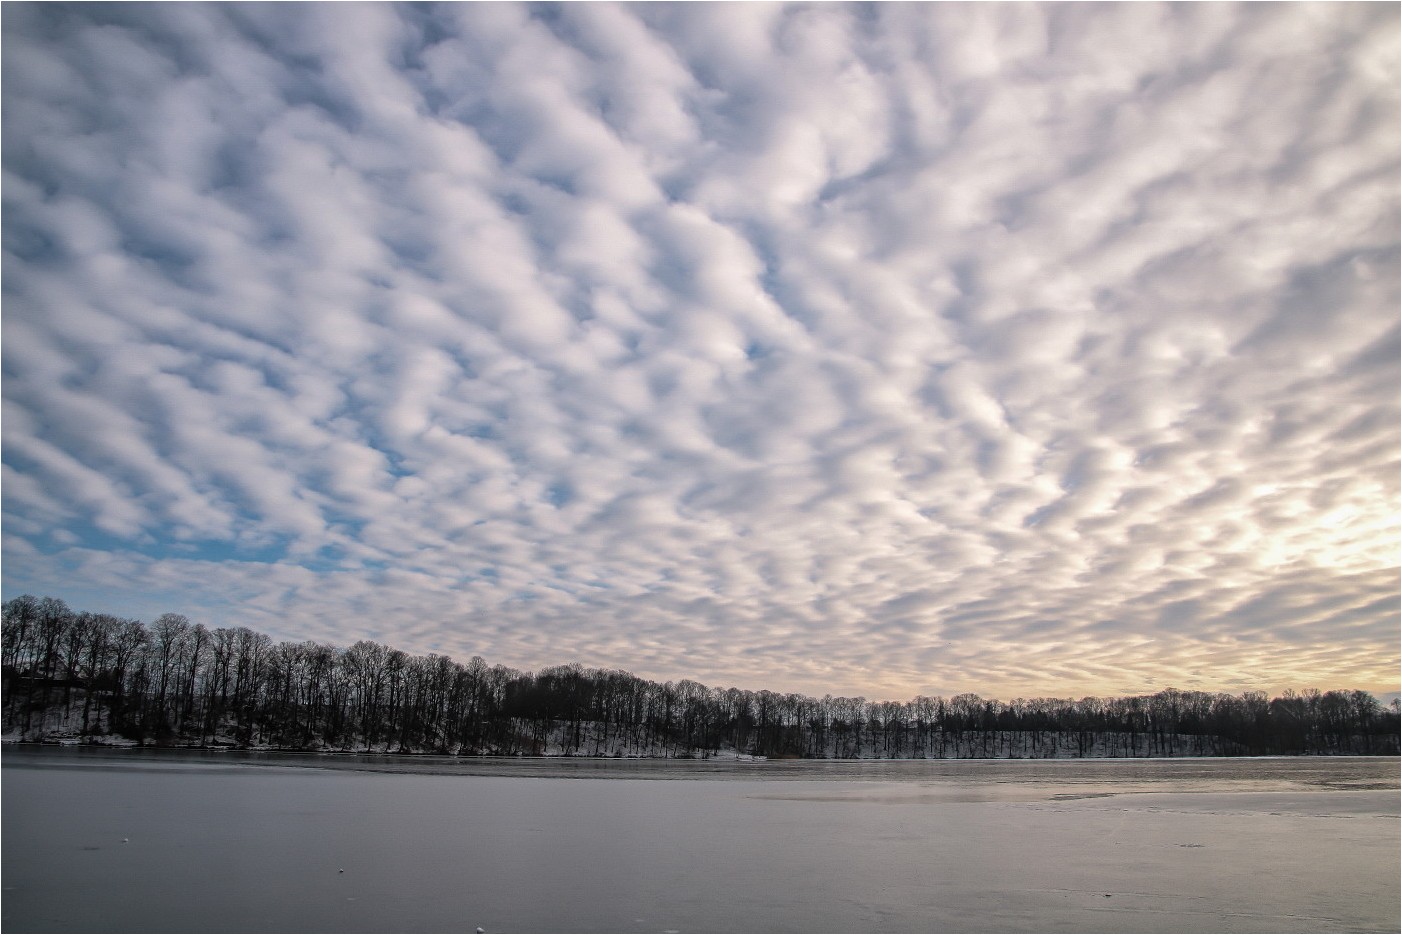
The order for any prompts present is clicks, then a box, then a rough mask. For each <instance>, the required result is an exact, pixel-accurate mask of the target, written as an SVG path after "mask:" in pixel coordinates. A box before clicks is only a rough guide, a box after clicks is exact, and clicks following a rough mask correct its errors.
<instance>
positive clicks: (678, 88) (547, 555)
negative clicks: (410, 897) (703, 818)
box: [0, 4, 1399, 697]
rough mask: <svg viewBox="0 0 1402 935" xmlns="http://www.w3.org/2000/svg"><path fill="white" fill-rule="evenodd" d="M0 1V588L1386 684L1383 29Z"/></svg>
mask: <svg viewBox="0 0 1402 935" xmlns="http://www.w3.org/2000/svg"><path fill="white" fill-rule="evenodd" d="M6 12H7V15H6V26H5V31H4V56H3V60H0V67H3V71H4V73H3V81H4V84H3V86H4V92H3V93H4V105H5V106H4V111H3V121H4V130H5V131H7V132H5V134H4V156H3V163H4V166H3V168H4V173H5V174H4V185H3V197H4V217H3V228H4V251H5V252H4V280H3V281H4V284H3V289H4V300H5V301H4V318H3V329H4V334H3V338H4V340H3V366H4V403H5V411H4V422H3V432H4V437H3V442H4V444H3V455H4V487H3V500H4V557H5V575H4V590H5V593H6V595H7V596H9V595H12V594H18V593H22V592H25V591H31V592H35V593H52V594H56V595H60V596H64V597H65V598H67V599H68V600H70V602H73V603H76V604H80V605H89V606H91V607H92V608H93V609H102V610H110V611H113V612H118V613H125V614H137V615H145V616H148V617H152V616H155V615H156V614H158V613H160V612H162V611H165V610H179V611H182V612H186V613H189V614H191V615H192V616H194V617H196V618H197V619H202V620H204V621H205V622H207V623H210V624H215V625H233V624H247V625H250V626H254V627H257V628H259V629H262V630H264V631H266V632H269V633H270V634H272V635H273V636H275V637H276V638H279V639H295V640H301V639H319V640H325V641H329V642H333V643H337V644H341V645H348V644H349V643H351V642H354V641H355V640H356V639H360V638H374V639H379V640H382V641H385V642H388V643H391V644H393V645H396V646H400V647H402V648H404V649H407V650H410V651H413V652H429V651H436V652H444V653H449V654H451V655H455V656H458V657H463V658H466V657H468V656H471V655H473V654H481V655H483V656H485V657H486V658H488V659H490V660H492V661H500V662H504V663H507V664H511V665H516V666H520V667H527V668H529V667H539V666H542V665H548V664H555V663H560V662H564V661H569V660H579V661H581V662H584V663H586V664H589V665H597V666H611V667H622V668H629V669H632V670H634V671H636V672H638V673H639V674H643V675H647V676H651V677H657V678H679V677H693V678H698V679H701V680H703V681H707V682H710V683H714V684H726V685H728V684H744V685H749V686H752V687H771V688H775V689H782V690H803V691H811V692H817V693H820V694H821V693H825V692H829V691H830V692H833V693H835V694H865V695H867V696H870V697H876V696H889V697H908V696H911V695H914V694H917V693H936V692H940V693H954V692H958V691H965V690H972V691H980V692H984V693H986V694H993V695H1003V696H1007V697H1012V696H1014V695H1019V694H1023V695H1030V694H1038V695H1040V694H1057V693H1061V694H1077V693H1080V694H1085V693H1095V692H1113V691H1122V690H1139V689H1141V688H1142V689H1146V690H1147V689H1152V688H1159V687H1163V686H1165V685H1167V684H1176V685H1178V686H1179V687H1182V688H1204V689H1225V690H1241V689H1244V688H1265V689H1269V690H1278V689H1280V688H1284V687H1303V686H1306V685H1319V686H1321V687H1339V686H1347V687H1352V686H1359V687H1364V688H1368V689H1372V690H1376V691H1390V690H1395V688H1396V671H1397V666H1398V644H1397V614H1396V607H1397V575H1398V572H1397V566H1398V554H1397V541H1398V524H1397V515H1398V480H1397V478H1398V450H1399V435H1398V416H1397V412H1398V403H1397V372H1398V359H1399V353H1398V345H1397V341H1398V338H1397V334H1398V330H1397V329H1398V285H1397V283H1398V275H1399V272H1398V270H1399V267H1398V251H1399V247H1398V237H1397V226H1398V218H1399V197H1398V180H1397V166H1398V159H1399V152H1398V149H1399V147H1398V136H1399V129H1398V118H1397V114H1398V92H1397V88H1398V86H1399V75H1398V72H1399V68H1398V61H1399V55H1398V42H1397V38H1396V37H1397V15H1396V11H1395V10H1390V9H1388V8H1386V7H1373V6H1368V5H1330V6H1311V5H1294V6H1284V7H1273V6H1250V5H1248V6H1222V5H1189V6H1186V7H1184V6H1171V5H1159V4H1132V5H1125V6H1120V7H1115V8H1113V9H1106V10H1099V9H1098V10H1096V11H1095V12H1094V14H1093V15H1092V14H1091V12H1090V11H1088V10H1087V9H1085V8H1080V7H1075V6H1067V5H1034V6H1026V5H1019V6H999V5H967V6H961V5H935V6H928V7H925V6H904V5H898V4H893V5H877V6H875V7H862V6H847V5H820V6H803V5H792V6H790V5H773V4H755V5H739V6H734V5H723V4H718V5H708V4H700V5H692V6H687V5H682V6H665V5H664V6H641V7H639V6H629V5H613V4H573V5H563V6H559V7H542V8H537V7H530V6H518V5H502V4H469V5H463V6H429V7H406V6H373V7H363V8H360V7H358V8H355V9H349V8H339V7H337V8H330V7H326V8H322V7H298V6H272V7H262V6H238V5H235V6H198V5H192V6H185V7H180V8H179V9H172V10H170V11H168V12H163V15H161V16H159V17H155V16H151V15H150V12H149V10H145V9H144V8H141V7H124V6H120V5H118V6H114V7H83V8H60V7H46V6H40V5H33V6H28V5H21V6H19V7H15V8H14V9H13V10H11V9H8V8H7V11H6ZM1127 686H1128V687H1129V688H1127Z"/></svg>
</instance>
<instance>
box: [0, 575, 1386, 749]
mask: <svg viewBox="0 0 1402 935" xmlns="http://www.w3.org/2000/svg"><path fill="white" fill-rule="evenodd" d="M3 613H4V618H3V641H2V642H3V659H2V660H0V662H2V663H3V688H4V700H3V704H0V710H3V720H4V729H5V732H6V733H7V734H10V735H14V734H18V735H19V737H20V738H21V739H26V740H33V739H55V738H60V737H67V738H74V739H80V740H82V739H87V740H91V741H98V742H104V741H105V742H112V741H114V740H115V739H117V738H125V739H126V740H127V741H135V742H139V743H143V744H156V745H194V746H237V747H269V748H275V749H289V750H328V751H347V752H388V753H437V754H447V755H543V754H554V755H565V756H670V757H707V756H713V755H716V754H719V753H721V752H726V753H728V754H732V755H733V754H735V753H740V754H752V755H758V756H768V757H802V758H887V757H890V758H907V757H914V758H920V757H1057V756H1061V757H1066V756H1070V757H1075V756H1240V755H1263V754H1378V755H1396V754H1397V753H1398V727H1399V717H1398V707H1397V704H1396V702H1394V703H1393V705H1392V706H1391V707H1388V708H1384V707H1383V706H1381V705H1380V704H1379V703H1378V701H1377V699H1375V698H1374V697H1373V696H1372V695H1370V694H1368V693H1367V692H1363V691H1328V692H1319V691H1316V690H1310V691H1305V692H1299V693H1297V692H1293V691H1287V692H1285V693H1284V694H1283V695H1281V696H1280V697H1277V698H1267V697H1266V695H1265V694H1264V693H1262V692H1245V693H1243V694H1240V695H1230V694H1221V693H1208V692H1198V691H1180V690H1178V689H1173V688H1169V689H1165V690H1163V691H1160V692H1157V693H1155V694H1152V695H1139V696H1133V697H1122V698H1094V697H1087V698H1081V699H1078V700H1077V699H1066V698H1032V699H1024V698H1019V699H1016V700H1014V701H1011V702H1001V701H996V700H990V699H985V698H981V697H980V696H978V695H975V694H960V695H955V696H954V697H952V698H941V697H926V696H921V697H918V698H915V699H913V700H911V701H907V702H891V701H868V700H867V699H865V698H860V697H859V698H847V697H836V698H835V697H833V696H831V695H826V696H824V697H823V698H813V697H809V696H807V695H800V694H792V693H780V692H771V691H744V690H740V689H736V688H727V689H719V688H711V687H708V686H705V685H702V684H700V683H698V682H694V681H691V680H689V679H683V680H681V681H676V682H655V681H650V680H647V679H642V678H638V677H637V676H634V675H632V674H631V673H628V672H624V671H621V670H616V669H590V668H585V667H583V666H580V665H565V666H555V667H551V668H547V669H542V670H541V671H539V672H535V673H532V672H523V671H518V670H516V669H511V668H508V667H506V666H501V665H488V664H487V663H486V662H485V661H484V660H483V659H482V658H481V657H480V656H474V657H472V659H471V660H469V661H468V662H467V663H465V664H464V663H459V662H456V661H454V660H453V659H450V658H448V657H447V656H442V655H438V654H434V653H430V654H428V655H423V656H414V655H409V654H407V653H405V652H402V651H401V650H398V649H393V648H391V647H388V646H383V645H381V644H379V643H375V642H372V641H368V640H362V641H360V642H357V643H355V644H354V645H353V646H351V647H350V648H348V649H341V648H338V647H335V646H330V645H327V644H324V643H316V642H301V643H298V642H276V643H275V642H274V641H273V640H272V639H271V638H270V637H268V636H267V635H266V634H262V633H258V632H255V631H253V630H251V629H249V628H247V627H227V628H226V627H219V628H214V629H209V628H207V627H205V626H204V625H202V624H198V623H192V622H191V621H190V620H189V619H188V618H186V617H185V616H183V615H180V614H163V615H162V616H160V617H159V618H157V619H156V620H155V621H154V622H152V623H151V624H150V625H147V624H144V623H143V622H141V621H139V620H133V619H127V618H123V617H118V616H113V615H110V614H103V613H89V612H86V611H83V612H75V611H73V610H71V609H70V608H69V607H68V605H67V604H66V603H65V602H63V601H62V600H59V599H56V598H52V597H44V598H35V597H33V596H31V595H24V596H21V597H16V598H14V599H13V600H10V601H6V602H5V603H4V605H3Z"/></svg>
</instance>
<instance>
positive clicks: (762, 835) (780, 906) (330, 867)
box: [0, 747, 1402, 933]
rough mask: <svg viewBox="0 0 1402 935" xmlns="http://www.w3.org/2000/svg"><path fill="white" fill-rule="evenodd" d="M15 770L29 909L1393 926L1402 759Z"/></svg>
mask: <svg viewBox="0 0 1402 935" xmlns="http://www.w3.org/2000/svg"><path fill="white" fill-rule="evenodd" d="M0 767H2V768H3V782H2V783H0V789H2V790H3V889H4V893H3V903H2V904H0V905H2V906H3V909H0V912H2V913H3V917H2V918H0V925H2V926H3V928H4V929H5V931H9V932H27V931H48V932H64V931H117V932H136V931H147V932H169V931H202V932H217V931H251V932H261V931H291V932H332V931H334V932H365V931H378V932H437V931H454V932H462V931H466V932H471V931H473V930H474V928H476V927H478V926H480V927H482V928H483V929H485V930H486V931H487V932H489V933H505V932H512V931H533V932H557V931H558V932H595V931H618V932H633V931H651V932H661V931H683V932H687V931H712V932H735V931H746V932H790V931H810V932H828V931H844V932H867V931H871V932H877V931H881V932H887V931H889V932H901V931H922V932H939V931H971V932H981V931H1084V932H1101V931H1116V932H1175V931H1182V932H1192V931H1232V932H1288V931H1300V932H1332V931H1392V932H1396V931H1398V930H1399V927H1402V918H1399V915H1400V913H1399V872H1400V870H1399V844H1400V843H1402V842H1399V814H1398V813H1399V794H1398V761H1397V760H1395V759H1371V758H1349V759H1258V760H1239V759H1238V760H1152V761H1150V760H1123V761H1113V760H1097V761H1085V760H1081V761H1053V762H1046V761H929V762H926V761H916V762H894V763H893V762H866V763H862V762H855V763H852V762H839V763H822V762H779V763H719V762H716V761H706V762H685V761H683V762H655V761H642V762H640V761H629V762H621V763H620V762H610V761H559V760H553V761H519V760H506V761H490V760H488V761H481V760H472V761H457V760H438V759H434V758H421V759H415V760H412V761H407V762H406V761H403V760H391V759H387V758H382V757H324V756H321V757H318V756H296V755H248V754H239V753H214V754H191V753H160V752H156V751H129V752H127V751H89V750H77V749H61V748H18V747H7V748H6V749H5V750H4V752H3V759H0ZM124 839H127V840H126V841H125V842H124ZM342 870H344V873H342V872H340V871H342Z"/></svg>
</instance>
